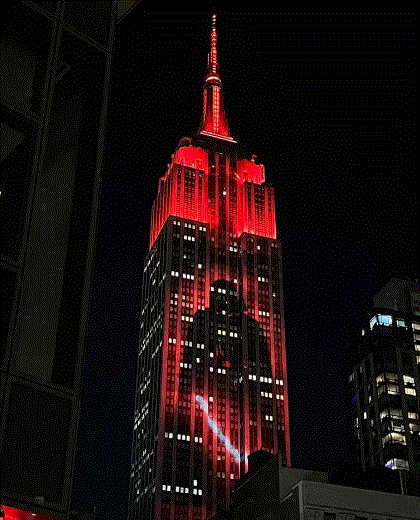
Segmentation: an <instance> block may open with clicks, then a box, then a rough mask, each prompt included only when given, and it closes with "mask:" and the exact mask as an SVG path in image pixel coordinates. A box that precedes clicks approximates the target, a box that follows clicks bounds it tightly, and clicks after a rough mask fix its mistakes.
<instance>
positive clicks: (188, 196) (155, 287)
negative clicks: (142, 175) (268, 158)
mask: <svg viewBox="0 0 420 520" xmlns="http://www.w3.org/2000/svg"><path fill="white" fill-rule="evenodd" d="M264 181H265V173H264V166H263V165H260V164H257V163H256V161H255V157H254V156H252V155H250V154H248V153H247V152H246V151H245V149H244V148H243V147H241V146H240V145H239V144H238V143H237V142H236V141H235V140H234V139H233V137H232V136H231V135H230V132H229V127H228V122H227V119H226V116H225V112H224V108H223V95H222V84H221V79H220V74H219V65H218V60H217V32H216V27H215V17H214V18H213V26H212V29H211V51H210V54H209V57H208V71H207V76H206V78H205V83H204V103H203V117H202V121H201V125H200V128H199V131H198V133H197V135H195V136H194V137H192V138H183V139H182V140H181V141H180V143H179V145H178V147H177V149H176V151H175V153H174V155H173V157H172V161H171V163H170V164H169V166H168V170H167V172H166V174H165V175H164V176H163V177H162V178H161V179H160V180H159V185H158V195H157V198H156V201H155V203H154V205H153V209H152V223H151V231H150V251H149V253H148V255H147V257H146V260H145V264H144V273H143V287H142V303H141V323H140V349H139V359H138V371H137V385H136V398H135V422H134V433H133V448H132V463H131V482H130V498H129V519H130V520H140V519H142V520H148V519H150V520H152V519H155V520H158V519H162V520H164V519H168V520H169V519H172V520H183V519H191V520H198V519H200V520H201V519H203V520H204V519H206V518H209V517H210V516H211V515H212V514H214V513H216V512H217V511H218V510H221V509H225V508H228V507H229V505H230V494H231V489H232V488H233V485H234V482H235V481H236V480H238V479H239V478H240V476H241V475H243V474H244V473H245V472H246V471H247V469H248V460H247V457H248V455H249V454H250V453H251V452H254V451H256V450H259V449H261V448H264V449H265V450H267V451H269V452H271V453H281V456H282V460H284V461H285V463H286V464H290V441H289V417H288V404H287V403H288V400H287V381H286V352H285V336H284V317H283V288H282V269H281V249H280V242H279V240H278V239H277V236H276V221H275V206H274V193H273V189H272V188H271V187H270V186H268V185H266V184H264Z"/></svg>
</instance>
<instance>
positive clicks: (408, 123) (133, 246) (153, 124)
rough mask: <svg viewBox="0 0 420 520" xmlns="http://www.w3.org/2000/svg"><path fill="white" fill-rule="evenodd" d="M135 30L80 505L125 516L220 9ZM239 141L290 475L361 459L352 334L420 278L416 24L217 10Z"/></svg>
mask: <svg viewBox="0 0 420 520" xmlns="http://www.w3.org/2000/svg"><path fill="white" fill-rule="evenodd" d="M146 7H147V4H146V3H144V2H142V3H141V4H140V5H139V6H138V7H137V8H135V9H134V10H133V11H132V12H131V13H130V14H129V15H128V16H127V17H126V18H125V19H124V20H123V21H122V22H121V24H120V26H119V28H118V36H117V43H116V53H115V62H114V68H113V87H112V95H111V103H110V108H109V131H108V141H107V156H106V167H105V172H104V182H103V189H102V197H101V211H100V217H99V234H98V244H97V253H96V269H95V277H94V285H93V296H92V305H91V317H90V323H89V330H88V340H87V350H86V365H85V375H84V390H83V403H82V414H81V422H80V431H79V451H78V459H77V469H76V477H75V489H74V507H75V508H76V507H77V508H80V509H88V508H90V507H92V506H94V505H97V506H98V518H99V519H100V520H102V519H107V520H121V519H124V518H126V512H127V500H128V482H129V472H130V470H129V465H130V451H131V429H132V424H133V410H134V389H135V368H136V353H137V349H138V328H139V305H140V295H141V273H142V263H143V259H144V257H145V255H146V253H147V249H148V232H149V227H150V210H151V205H152V202H153V200H154V198H155V196H156V193H157V183H158V179H159V177H160V176H162V175H163V174H164V173H165V168H166V165H167V163H168V162H169V160H170V157H171V154H172V153H173V152H174V150H175V147H176V145H177V143H178V141H179V139H180V138H181V137H183V136H190V135H192V134H194V133H195V132H196V131H197V129H198V125H199V121H200V117H201V108H202V85H203V79H204V75H205V71H206V60H207V53H208V51H209V33H210V25H211V13H210V12H206V13H197V12H186V13H152V12H148V11H147V9H146ZM217 25H218V30H219V45H218V48H219V62H220V67H221V74H222V81H223V86H224V92H225V107H226V112H227V116H228V119H229V123H230V127H231V132H232V135H233V136H234V137H235V138H236V139H237V140H238V141H240V142H241V143H243V144H245V145H246V146H247V147H248V149H249V150H250V151H251V152H253V153H255V154H256V155H257V157H258V160H259V161H260V162H261V163H263V164H264V165H265V167H266V180H267V182H268V183H269V184H272V185H273V186H274V187H275V194H276V208H277V227H278V232H279V234H280V237H281V241H282V247H283V261H284V273H283V274H284V297H285V319H286V322H285V324H286V345H287V361H288V381H289V398H290V423H291V444H292V464H293V466H295V467H301V468H313V469H321V470H322V469H326V468H328V467H329V466H332V465H334V463H335V462H336V461H347V462H352V461H353V453H352V451H351V450H352V444H351V440H352V437H351V422H350V419H349V414H348V404H349V403H348V401H349V399H348V395H347V393H346V381H347V378H348V366H347V365H348V352H347V350H346V348H345V343H346V337H347V335H348V334H349V333H351V332H352V331H357V330H358V329H359V328H360V325H359V323H360V321H359V320H360V317H361V316H362V313H363V310H365V309H366V307H367V306H369V305H370V302H371V298H372V296H373V294H374V293H375V292H377V291H378V290H379V289H380V288H381V287H382V285H384V284H385V283H386V282H387V281H388V280H389V279H390V278H391V277H393V276H409V277H418V272H417V264H416V262H417V251H418V241H417V226H416V223H417V198H416V193H415V190H416V185H415V173H414V152H413V149H414V115H413V112H414V109H413V106H414V43H413V42H414V17H413V15H410V14H404V13H403V14H369V13H361V14H358V13H350V14H346V13H339V14H328V13H319V14H317V13H307V14H302V13H272V12H271V13H257V14H255V13H252V14H251V13H224V12H220V11H219V13H218V24H217Z"/></svg>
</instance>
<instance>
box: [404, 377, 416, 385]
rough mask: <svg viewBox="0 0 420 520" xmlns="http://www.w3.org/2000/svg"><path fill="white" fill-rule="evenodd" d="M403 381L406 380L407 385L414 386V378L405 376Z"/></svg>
mask: <svg viewBox="0 0 420 520" xmlns="http://www.w3.org/2000/svg"><path fill="white" fill-rule="evenodd" d="M403 379H404V384H405V385H408V384H412V385H414V377H411V376H406V375H403Z"/></svg>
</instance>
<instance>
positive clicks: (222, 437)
mask: <svg viewBox="0 0 420 520" xmlns="http://www.w3.org/2000/svg"><path fill="white" fill-rule="evenodd" d="M195 400H196V401H197V402H198V404H199V405H200V407H201V409H202V410H203V412H205V413H206V414H207V422H208V425H209V426H210V428H211V429H212V430H213V431H214V432H215V433H216V435H217V437H218V438H219V439H220V440H221V441H222V442H223V444H224V445H225V446H226V448H227V449H228V450H229V452H230V454H231V455H232V456H233V458H234V459H235V460H236V462H237V463H238V464H239V463H240V462H241V461H243V460H244V459H245V457H244V456H243V455H242V456H241V454H240V453H239V451H238V450H237V449H236V448H234V447H233V446H232V444H231V443H230V441H229V439H227V438H226V436H225V435H224V433H223V432H222V430H221V429H220V428H219V427H218V426H217V423H216V422H215V421H213V419H212V418H211V417H210V416H209V407H208V404H207V403H206V401H205V400H204V399H203V398H202V397H201V395H196V396H195Z"/></svg>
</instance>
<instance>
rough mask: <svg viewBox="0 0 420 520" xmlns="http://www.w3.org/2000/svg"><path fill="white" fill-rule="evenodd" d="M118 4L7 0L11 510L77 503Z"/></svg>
mask: <svg viewBox="0 0 420 520" xmlns="http://www.w3.org/2000/svg"><path fill="white" fill-rule="evenodd" d="M122 7H124V6H122ZM117 8H118V6H117V2H116V1H108V2H94V1H93V2H73V1H71V2H70V1H67V2H65V1H52V2H11V3H10V5H9V4H8V6H6V7H4V8H3V9H5V12H4V19H3V33H2V42H1V62H2V75H1V106H2V112H3V120H2V121H3V122H2V140H1V154H2V155H1V160H2V163H1V168H2V181H1V204H2V232H3V237H2V238H3V243H2V250H1V277H2V281H3V283H2V288H3V294H2V308H3V321H2V323H3V326H2V338H1V345H0V406H1V416H0V417H1V421H0V468H1V469H0V504H1V505H2V506H3V512H4V514H5V518H6V519H8V518H27V516H26V515H28V514H31V518H39V519H40V520H42V519H47V518H48V519H50V518H54V519H64V518H68V515H69V509H70V497H71V487H72V478H73V471H74V459H75V447H76V435H77V427H78V421H79V409H80V392H81V380H82V366H83V350H84V341H85V330H86V322H87V317H88V308H89V298H90V284H91V278H92V265H93V254H94V241H95V234H96V221H97V213H98V201H99V189H100V184H101V176H102V158H103V149H104V143H105V123H106V111H107V103H108V91H109V82H110V71H111V57H112V50H113V42H114V32H115V24H116V20H117ZM123 10H124V9H120V11H119V14H121V15H122V14H123Z"/></svg>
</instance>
